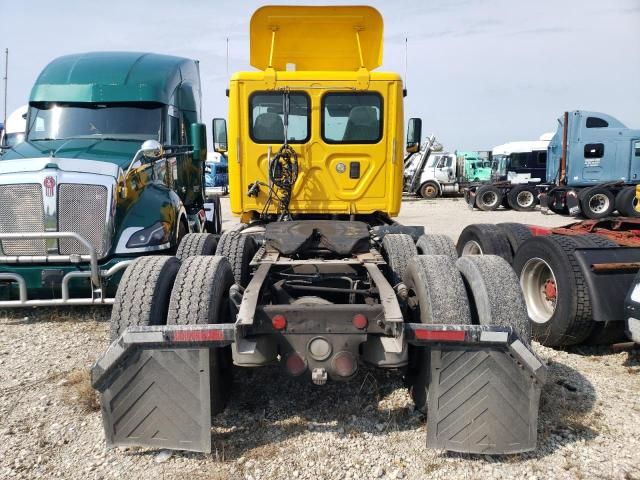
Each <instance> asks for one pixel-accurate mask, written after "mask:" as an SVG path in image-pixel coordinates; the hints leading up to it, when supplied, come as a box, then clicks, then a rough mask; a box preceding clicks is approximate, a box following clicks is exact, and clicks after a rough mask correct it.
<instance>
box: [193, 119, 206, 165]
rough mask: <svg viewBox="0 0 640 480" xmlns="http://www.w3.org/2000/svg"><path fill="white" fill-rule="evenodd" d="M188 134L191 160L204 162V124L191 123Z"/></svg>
mask: <svg viewBox="0 0 640 480" xmlns="http://www.w3.org/2000/svg"><path fill="white" fill-rule="evenodd" d="M190 133H191V143H192V144H193V159H194V160H199V161H203V162H204V161H205V160H206V159H207V127H205V125H204V123H192V124H191V132H190Z"/></svg>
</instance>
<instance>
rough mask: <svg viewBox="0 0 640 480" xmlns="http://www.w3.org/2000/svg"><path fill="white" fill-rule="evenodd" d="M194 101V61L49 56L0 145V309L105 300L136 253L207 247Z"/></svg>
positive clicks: (214, 224) (202, 137) (201, 144)
mask: <svg viewBox="0 0 640 480" xmlns="http://www.w3.org/2000/svg"><path fill="white" fill-rule="evenodd" d="M200 109H201V91H200V74H199V64H198V62H197V61H195V60H190V59H186V58H179V57H173V56H166V55H157V54H150V53H133V52H99V53H86V54H77V55H68V56H64V57H61V58H57V59H55V60H53V61H52V62H51V63H50V64H49V65H47V66H46V67H45V69H44V70H43V71H42V73H41V74H40V76H39V77H38V78H37V80H36V82H35V85H34V86H33V89H32V91H31V95H30V99H29V108H28V112H27V117H26V119H27V128H26V138H25V141H24V142H22V143H20V144H18V145H15V146H13V147H8V146H4V147H3V149H2V151H1V152H0V308H7V307H19V306H41V305H96V304H98V305H99V304H102V305H107V304H112V303H113V296H114V294H115V291H116V287H117V283H118V281H119V279H120V277H121V275H122V272H123V271H124V269H125V268H126V266H127V265H128V264H129V263H130V262H131V261H132V260H133V259H134V258H135V257H138V256H141V255H145V254H150V253H153V254H158V253H164V252H166V253H171V254H174V255H175V254H178V256H180V255H181V254H182V253H183V251H184V250H185V249H187V250H189V251H190V252H191V253H193V252H195V251H198V253H213V251H215V242H216V237H215V236H213V234H214V233H218V232H216V230H218V229H219V225H220V223H219V222H218V221H216V219H213V220H214V221H207V219H206V218H207V215H206V211H205V208H206V204H205V187H204V161H205V160H206V151H207V146H206V130H205V126H204V125H203V124H202V123H200ZM214 202H215V200H214ZM210 208H211V209H212V210H213V211H214V213H217V212H219V211H220V209H219V208H216V206H215V205H213V206H210ZM191 232H209V233H210V234H211V238H209V237H206V236H190V237H189V238H187V237H186V236H187V235H188V234H189V233H191ZM191 237H193V238H191ZM196 237H197V238H198V240H197V241H196V240H195V239H196ZM176 268H177V267H176Z"/></svg>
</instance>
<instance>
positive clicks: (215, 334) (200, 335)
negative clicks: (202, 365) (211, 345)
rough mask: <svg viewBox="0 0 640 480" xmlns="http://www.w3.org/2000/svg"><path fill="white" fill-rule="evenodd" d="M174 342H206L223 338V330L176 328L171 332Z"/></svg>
mask: <svg viewBox="0 0 640 480" xmlns="http://www.w3.org/2000/svg"><path fill="white" fill-rule="evenodd" d="M171 340H172V341H174V342H208V341H216V340H224V330H178V331H177V332H173V333H172V334H171Z"/></svg>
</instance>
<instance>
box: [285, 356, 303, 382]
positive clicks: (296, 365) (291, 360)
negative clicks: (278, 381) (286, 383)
mask: <svg viewBox="0 0 640 480" xmlns="http://www.w3.org/2000/svg"><path fill="white" fill-rule="evenodd" d="M286 366H287V372H289V375H292V376H294V377H297V376H298V375H302V374H303V373H304V371H305V370H306V369H307V362H306V361H305V359H304V358H303V357H302V355H300V354H299V353H298V352H292V353H290V354H289V355H288V356H287V362H286Z"/></svg>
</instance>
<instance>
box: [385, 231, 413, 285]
mask: <svg viewBox="0 0 640 480" xmlns="http://www.w3.org/2000/svg"><path fill="white" fill-rule="evenodd" d="M382 253H383V255H384V259H385V260H386V261H387V265H388V266H389V269H388V270H389V282H390V283H391V286H396V285H397V284H399V283H400V282H402V277H403V276H404V272H405V270H406V269H407V265H408V264H409V260H411V259H412V258H413V257H415V256H416V255H418V250H417V249H416V244H415V243H413V238H411V235H407V234H405V233H389V234H387V235H385V236H384V238H383V239H382Z"/></svg>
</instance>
